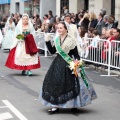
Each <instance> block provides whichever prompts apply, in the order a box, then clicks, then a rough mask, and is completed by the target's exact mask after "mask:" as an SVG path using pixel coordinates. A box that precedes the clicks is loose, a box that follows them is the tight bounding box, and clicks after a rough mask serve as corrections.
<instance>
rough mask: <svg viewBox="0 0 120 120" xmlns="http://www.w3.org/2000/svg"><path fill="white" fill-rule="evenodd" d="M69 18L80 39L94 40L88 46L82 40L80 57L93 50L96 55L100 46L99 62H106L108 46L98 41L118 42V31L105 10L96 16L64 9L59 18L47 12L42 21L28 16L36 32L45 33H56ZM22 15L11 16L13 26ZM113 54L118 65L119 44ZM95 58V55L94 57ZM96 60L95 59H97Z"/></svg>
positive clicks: (88, 54) (4, 18) (0, 27)
mask: <svg viewBox="0 0 120 120" xmlns="http://www.w3.org/2000/svg"><path fill="white" fill-rule="evenodd" d="M68 14H69V16H70V19H71V24H75V25H76V27H77V29H78V32H79V36H80V38H81V39H83V38H95V39H94V40H93V41H92V42H91V43H90V44H89V45H85V44H84V43H85V41H84V40H83V41H82V42H83V43H82V44H81V45H80V47H81V49H84V52H83V53H81V57H84V58H88V57H89V56H90V55H91V54H90V52H89V51H91V50H93V49H94V51H95V53H96V54H98V52H97V48H98V46H99V45H100V46H102V47H101V49H102V52H101V53H100V55H99V57H98V58H99V60H98V61H100V60H101V59H102V61H104V62H106V57H108V56H107V55H106V53H107V51H108V49H109V45H108V44H107V43H106V42H103V43H102V44H101V43H100V44H99V39H105V40H108V41H110V42H111V41H113V40H117V41H120V29H119V28H118V21H116V19H115V17H114V16H113V15H107V14H106V10H103V9H101V10H100V12H99V14H98V16H96V14H95V13H94V12H88V11H86V10H80V11H79V12H78V13H76V14H74V13H68V9H67V8H64V12H63V14H61V16H60V17H58V16H57V15H56V16H54V15H53V13H52V11H51V10H50V11H48V13H47V14H45V15H44V16H43V20H41V19H40V16H39V15H38V14H37V15H36V16H30V18H31V21H32V23H33V25H34V28H35V30H36V31H38V32H46V33H56V30H57V24H58V23H59V22H60V21H64V18H65V16H66V15H68ZM21 17H22V15H20V14H19V13H16V14H12V18H13V21H14V22H15V25H17V23H18V21H19V20H20V18H21ZM7 18H8V16H6V17H3V18H2V20H1V22H0V29H1V30H2V28H3V27H4V25H5V22H6V20H7ZM114 50H115V53H114V55H115V56H116V57H117V61H118V62H117V63H118V64H119V65H120V62H119V59H118V58H120V44H119V45H118V47H117V50H116V48H114ZM94 56H95V55H94ZM98 58H97V59H98Z"/></svg>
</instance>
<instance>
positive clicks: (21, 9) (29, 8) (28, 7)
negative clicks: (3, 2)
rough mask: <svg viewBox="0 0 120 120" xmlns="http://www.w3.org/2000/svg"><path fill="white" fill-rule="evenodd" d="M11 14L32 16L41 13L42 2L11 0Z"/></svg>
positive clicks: (37, 0)
mask: <svg viewBox="0 0 120 120" xmlns="http://www.w3.org/2000/svg"><path fill="white" fill-rule="evenodd" d="M10 6H11V7H10V13H17V12H18V13H20V14H23V13H27V14H29V15H30V16H31V15H36V14H39V13H40V0H11V4H10Z"/></svg>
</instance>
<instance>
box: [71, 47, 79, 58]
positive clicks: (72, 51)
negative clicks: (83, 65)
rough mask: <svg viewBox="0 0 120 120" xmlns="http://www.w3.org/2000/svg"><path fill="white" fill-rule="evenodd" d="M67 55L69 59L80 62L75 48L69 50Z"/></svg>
mask: <svg viewBox="0 0 120 120" xmlns="http://www.w3.org/2000/svg"><path fill="white" fill-rule="evenodd" d="M69 55H70V56H71V57H72V56H73V57H74V59H78V60H80V56H79V54H78V50H77V46H76V47H75V48H74V49H72V50H70V52H69Z"/></svg>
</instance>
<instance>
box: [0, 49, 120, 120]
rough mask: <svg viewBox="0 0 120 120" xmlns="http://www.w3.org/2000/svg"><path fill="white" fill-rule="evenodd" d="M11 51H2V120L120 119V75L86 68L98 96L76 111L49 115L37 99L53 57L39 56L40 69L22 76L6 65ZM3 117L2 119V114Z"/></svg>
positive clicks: (0, 52) (19, 72) (0, 92)
mask: <svg viewBox="0 0 120 120" xmlns="http://www.w3.org/2000/svg"><path fill="white" fill-rule="evenodd" d="M7 56H8V52H7V51H4V52H3V51H1V50H0V120H6V119H7V120H119V119H120V113H119V112H120V103H119V101H120V78H119V77H101V76H100V75H101V74H107V73H105V72H103V73H102V72H100V71H94V70H93V69H92V68H87V69H86V72H87V75H88V77H89V78H90V80H91V81H92V83H93V85H94V88H95V90H96V92H97V95H98V98H97V99H96V100H94V101H93V102H92V104H91V105H88V106H86V107H83V108H79V111H78V112H77V113H74V114H73V113H72V112H71V111H70V110H69V109H60V112H59V113H58V114H54V115H49V114H48V113H47V110H48V109H49V108H48V107H46V106H43V105H42V104H41V103H40V102H38V97H39V92H40V89H41V86H42V83H43V80H44V76H45V74H46V72H47V70H48V68H49V66H50V64H51V62H52V60H53V58H54V57H48V58H45V57H43V56H40V60H41V68H40V69H38V70H33V76H32V77H28V76H21V71H17V70H11V69H9V68H6V67H5V66H4V64H5V61H6V59H7ZM1 116H2V117H4V118H2V117H1Z"/></svg>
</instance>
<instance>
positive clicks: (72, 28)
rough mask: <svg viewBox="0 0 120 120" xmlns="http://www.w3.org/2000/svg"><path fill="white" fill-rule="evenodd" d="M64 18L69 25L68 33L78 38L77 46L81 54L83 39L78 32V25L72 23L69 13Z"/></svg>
mask: <svg viewBox="0 0 120 120" xmlns="http://www.w3.org/2000/svg"><path fill="white" fill-rule="evenodd" d="M64 20H65V22H66V24H67V27H68V34H69V35H70V36H72V37H75V38H76V39H77V48H78V52H79V54H80V44H82V39H81V38H80V35H79V33H78V30H77V26H76V25H75V24H72V23H71V16H70V15H69V14H67V15H66V16H65V18H64Z"/></svg>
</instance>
